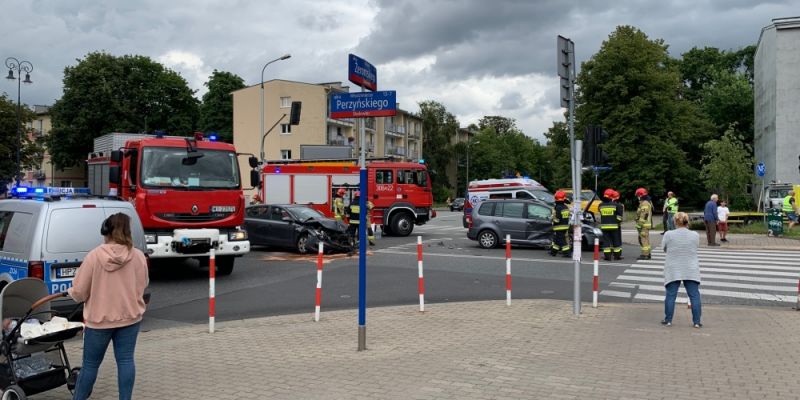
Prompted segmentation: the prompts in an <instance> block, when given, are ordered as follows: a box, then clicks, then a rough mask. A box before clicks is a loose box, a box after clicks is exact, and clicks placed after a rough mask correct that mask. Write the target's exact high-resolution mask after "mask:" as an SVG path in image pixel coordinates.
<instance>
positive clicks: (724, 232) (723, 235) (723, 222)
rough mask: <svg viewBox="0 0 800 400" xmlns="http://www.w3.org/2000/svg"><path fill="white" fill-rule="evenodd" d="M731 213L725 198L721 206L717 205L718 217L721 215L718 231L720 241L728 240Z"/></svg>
mask: <svg viewBox="0 0 800 400" xmlns="http://www.w3.org/2000/svg"><path fill="white" fill-rule="evenodd" d="M730 213H731V212H730V211H729V210H728V203H727V202H726V201H725V200H723V201H722V202H720V203H719V207H717V217H719V222H718V223H717V225H718V226H717V232H719V241H720V242H727V241H728V239H727V236H728V214H730Z"/></svg>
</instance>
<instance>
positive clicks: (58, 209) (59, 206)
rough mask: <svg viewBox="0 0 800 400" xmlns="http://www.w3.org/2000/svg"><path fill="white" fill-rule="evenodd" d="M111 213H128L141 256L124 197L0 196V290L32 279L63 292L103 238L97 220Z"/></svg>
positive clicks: (65, 305) (135, 222)
mask: <svg viewBox="0 0 800 400" xmlns="http://www.w3.org/2000/svg"><path fill="white" fill-rule="evenodd" d="M116 213H124V214H126V215H128V216H129V217H131V234H132V235H133V241H134V246H135V247H136V248H138V249H140V250H142V251H144V252H145V254H147V251H146V250H147V248H146V245H145V239H144V229H142V223H141V221H140V220H139V216H138V215H137V214H136V210H135V209H134V208H133V205H132V204H131V203H129V202H127V201H123V200H113V199H108V198H93V197H66V196H40V197H26V196H22V197H21V198H14V199H7V200H0V290H2V288H3V287H5V286H6V285H7V284H8V283H10V282H12V281H15V280H17V279H21V278H26V277H34V278H39V279H41V280H43V281H44V282H45V284H47V288H48V290H49V292H50V293H58V292H63V291H66V290H67V289H68V288H69V287H71V286H72V279H73V278H74V277H75V273H76V272H77V270H78V267H79V266H80V264H81V262H82V261H83V258H84V256H86V253H88V252H89V251H90V250H92V249H94V248H95V247H97V246H98V245H100V244H101V243H102V242H103V236H102V235H101V234H100V226H101V225H102V223H103V221H104V220H105V219H106V218H107V217H108V216H110V215H112V214H116ZM72 305H74V302H72V300H71V299H69V298H63V299H59V300H56V301H55V302H53V308H54V309H56V310H60V311H61V310H67V309H69V308H71V306H72Z"/></svg>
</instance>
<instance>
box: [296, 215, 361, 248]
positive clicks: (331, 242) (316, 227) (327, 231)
mask: <svg viewBox="0 0 800 400" xmlns="http://www.w3.org/2000/svg"><path fill="white" fill-rule="evenodd" d="M304 224H305V225H306V227H307V231H308V250H309V253H315V252H316V251H317V249H318V248H319V244H320V243H322V245H323V250H324V251H325V252H326V253H349V252H351V251H353V246H352V244H351V243H350V236H349V235H348V234H347V226H345V225H344V224H342V223H339V222H337V221H332V220H322V221H320V220H310V221H307V222H305V223H304Z"/></svg>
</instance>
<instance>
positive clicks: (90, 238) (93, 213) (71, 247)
mask: <svg viewBox="0 0 800 400" xmlns="http://www.w3.org/2000/svg"><path fill="white" fill-rule="evenodd" d="M105 218H106V215H105V212H104V211H103V209H102V208H77V209H76V208H61V209H56V210H53V212H51V213H50V221H49V222H48V224H47V236H45V240H46V242H45V248H46V249H47V251H48V252H50V253H81V252H86V251H89V250H92V249H93V248H95V247H97V246H98V245H99V244H100V243H102V241H103V236H102V235H101V234H100V225H102V224H103V220H104V219H105ZM76 226H89V227H97V228H96V229H90V230H89V231H88V233H87V234H85V235H75V227H76Z"/></svg>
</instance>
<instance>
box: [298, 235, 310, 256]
mask: <svg viewBox="0 0 800 400" xmlns="http://www.w3.org/2000/svg"><path fill="white" fill-rule="evenodd" d="M296 247H297V252H298V253H300V254H308V234H307V233H304V234H302V235H300V237H299V238H297V243H296Z"/></svg>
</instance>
